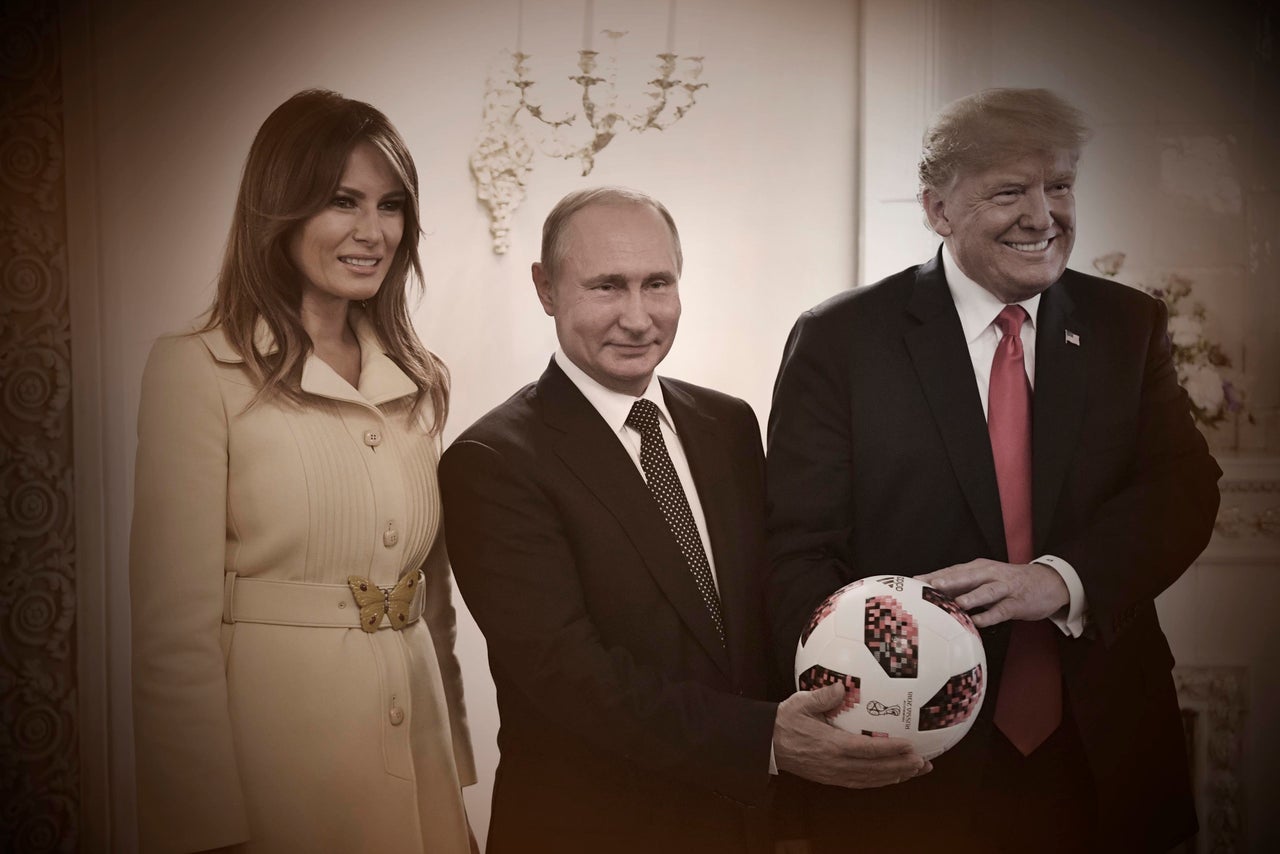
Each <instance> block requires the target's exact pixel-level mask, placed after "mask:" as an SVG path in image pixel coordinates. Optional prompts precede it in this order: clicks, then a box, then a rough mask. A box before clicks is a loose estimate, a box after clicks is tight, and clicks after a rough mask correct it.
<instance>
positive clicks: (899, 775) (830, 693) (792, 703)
mask: <svg viewBox="0 0 1280 854" xmlns="http://www.w3.org/2000/svg"><path fill="white" fill-rule="evenodd" d="M842 702H844V687H843V686H842V685H827V686H826V687H824V688H819V689H818V690H816V691H797V692H796V693H794V694H792V695H791V696H790V697H788V698H787V699H786V700H783V701H782V703H781V704H780V705H779V706H778V716H777V718H776V719H775V720H774V724H773V756H774V760H775V761H776V762H777V764H778V770H779V771H786V772H788V773H790V774H795V775H796V776H797V777H803V778H805V779H806V780H812V781H813V782H815V783H825V784H827V785H830V786H844V787H845V788H849V789H870V788H875V787H877V786H889V785H892V784H894V783H901V782H902V781H904V780H910V779H911V778H912V777H918V776H920V775H921V774H927V773H929V772H930V771H931V770H933V764H932V763H931V762H929V760H927V759H924V758H922V757H921V756H920V754H919V753H916V751H915V749H914V748H913V747H912V746H911V742H909V741H907V740H906V739H902V738H872V737H870V736H866V735H855V734H853V733H849V732H845V731H844V730H842V729H837V728H836V727H834V726H832V725H831V724H829V723H828V722H827V720H826V718H825V717H824V716H823V713H824V712H828V711H831V710H832V709H835V708H838V707H839V706H840V704H841V703H842Z"/></svg>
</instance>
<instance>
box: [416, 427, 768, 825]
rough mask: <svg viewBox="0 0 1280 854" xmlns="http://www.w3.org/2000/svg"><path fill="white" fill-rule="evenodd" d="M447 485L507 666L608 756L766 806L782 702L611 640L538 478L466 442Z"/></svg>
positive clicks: (546, 712) (484, 619) (467, 591)
mask: <svg viewBox="0 0 1280 854" xmlns="http://www.w3.org/2000/svg"><path fill="white" fill-rule="evenodd" d="M440 483H441V490H442V493H443V495H444V503H445V524H446V530H447V533H448V540H449V550H450V553H451V557H452V560H453V567H454V573H455V576H456V578H457V579H458V587H459V589H460V590H461V591H462V593H463V595H464V597H465V599H466V602H467V606H468V608H469V609H470V610H471V613H472V615H473V616H474V617H475V619H476V622H477V623H478V624H479V625H480V628H481V629H482V630H483V632H484V635H485V640H486V642H487V643H488V646H489V655H490V658H491V660H492V661H493V664H494V667H495V668H501V669H502V671H503V672H504V673H505V674H507V675H508V676H509V677H510V678H511V679H512V680H513V681H514V682H515V684H516V685H517V686H518V688H519V689H520V691H521V692H522V693H523V694H524V695H525V696H526V697H527V698H528V700H529V701H530V702H531V703H532V704H533V705H534V706H535V707H536V709H537V711H538V712H539V713H540V714H541V715H543V716H545V717H547V718H549V719H552V720H555V721H557V722H559V723H560V724H562V725H563V728H564V729H565V730H567V731H569V732H572V733H574V734H575V735H576V736H578V737H580V738H581V739H582V740H583V741H585V742H587V743H589V744H590V745H591V746H592V747H593V748H595V749H596V750H599V751H601V752H602V753H606V754H612V755H614V756H617V757H619V758H621V759H624V760H626V761H628V762H631V763H634V764H635V765H636V766H638V767H641V768H644V769H646V770H648V771H651V772H655V773H660V774H667V775H671V776H674V777H677V778H680V779H683V780H685V781H687V782H691V783H693V784H694V785H699V786H702V787H705V788H710V789H712V790H714V791H717V792H719V793H721V794H723V795H726V796H728V797H731V798H733V799H735V800H738V801H741V802H744V803H757V802H759V801H760V799H761V798H762V797H763V795H764V793H765V791H766V789H767V787H768V781H769V774H768V765H769V749H770V745H771V742H772V733H773V721H774V717H775V714H776V706H775V704H773V703H768V702H763V701H757V700H751V699H747V698H744V697H740V696H737V695H735V694H732V693H728V692H722V691H716V690H713V689H711V688H709V687H707V686H704V685H701V684H698V683H695V682H689V681H672V680H670V679H668V678H666V677H665V676H664V675H663V674H662V673H661V672H660V671H659V670H657V669H655V668H653V667H649V666H646V665H643V664H641V663H639V662H637V661H636V660H635V659H634V658H633V656H632V655H631V654H630V653H629V652H628V651H627V650H625V649H622V648H619V647H607V646H606V645H605V644H604V642H603V641H602V639H601V638H600V636H599V634H598V633H597V631H596V628H595V626H594V625H593V623H592V620H591V617H590V615H589V614H588V612H587V607H586V602H585V599H584V595H583V591H582V588H581V584H580V581H579V578H578V571H577V567H576V564H575V557H574V549H573V546H572V544H571V543H570V542H569V540H568V538H567V536H566V534H565V531H564V529H563V527H562V525H561V524H560V520H559V517H558V511H557V510H556V508H555V506H554V504H553V503H552V501H551V499H550V498H549V496H548V495H547V494H546V493H545V492H544V491H543V489H542V488H541V487H540V485H539V484H538V483H537V482H536V481H535V479H534V478H533V477H532V476H530V475H529V474H527V473H526V472H524V471H522V470H521V469H520V467H519V466H518V465H516V464H514V463H513V461H512V460H511V459H508V458H504V456H503V454H502V453H500V452H499V451H498V450H496V449H494V448H493V447H490V446H488V445H485V444H481V443H479V442H475V441H458V442H455V443H454V444H453V445H452V446H451V447H450V448H449V449H448V450H447V451H446V452H445V454H444V458H443V459H442V460H441V465H440Z"/></svg>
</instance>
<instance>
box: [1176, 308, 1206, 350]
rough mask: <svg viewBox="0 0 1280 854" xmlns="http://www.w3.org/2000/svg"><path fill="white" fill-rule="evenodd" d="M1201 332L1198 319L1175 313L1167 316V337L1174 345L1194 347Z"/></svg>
mask: <svg viewBox="0 0 1280 854" xmlns="http://www.w3.org/2000/svg"><path fill="white" fill-rule="evenodd" d="M1202 334H1203V330H1201V328H1200V321H1199V320H1197V319H1196V318H1194V317H1188V316H1186V315H1178V314H1175V315H1174V316H1173V317H1170V318H1169V337H1170V338H1171V339H1173V346H1175V347H1194V346H1195V345H1196V343H1197V342H1199V341H1200V338H1201V336H1202Z"/></svg>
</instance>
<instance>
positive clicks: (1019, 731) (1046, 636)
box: [987, 305, 1062, 756]
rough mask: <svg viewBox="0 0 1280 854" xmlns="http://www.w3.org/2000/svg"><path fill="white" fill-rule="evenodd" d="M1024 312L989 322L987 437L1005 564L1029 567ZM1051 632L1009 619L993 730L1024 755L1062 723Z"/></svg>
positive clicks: (1008, 310) (1044, 624)
mask: <svg viewBox="0 0 1280 854" xmlns="http://www.w3.org/2000/svg"><path fill="white" fill-rule="evenodd" d="M1026 317H1027V312H1026V311H1025V310H1024V309H1023V308H1022V307H1021V306H1017V305H1007V306H1005V307H1004V310H1003V311H1001V312H1000V315H999V316H998V317H997V318H996V325H997V326H999V327H1000V334H1001V338H1000V343H999V344H998V345H997V346H996V355H995V358H994V359H993V360H992V361H991V385H990V386H989V394H988V398H987V433H988V434H989V435H990V437H991V453H992V456H994V457H995V463H996V483H997V484H998V485H999V487H1000V512H1001V514H1002V515H1003V516H1004V539H1005V545H1006V547H1007V549H1008V552H1009V562H1010V563H1015V564H1023V563H1030V562H1031V558H1032V556H1033V555H1032V552H1031V388H1030V384H1029V383H1028V382H1027V370H1026V367H1025V365H1024V364H1023V360H1022V337H1021V330H1022V323H1023V321H1024V320H1026ZM1056 631H1057V629H1056V628H1055V627H1054V625H1053V624H1052V623H1051V622H1050V621H1049V620H1037V621H1035V622H1028V621H1025V620H1016V621H1014V623H1013V631H1012V633H1011V635H1010V638H1009V652H1008V655H1007V656H1006V657H1005V661H1004V670H1003V671H1002V673H1001V675H1000V693H999V695H998V696H997V697H996V716H995V722H996V726H998V727H999V728H1000V731H1001V732H1002V733H1004V734H1005V736H1006V737H1007V738H1008V739H1009V741H1011V742H1012V743H1013V746H1014V747H1016V748H1018V750H1019V751H1021V752H1022V755H1024V756H1029V755H1030V754H1031V752H1032V751H1033V750H1035V749H1036V748H1037V747H1039V746H1040V745H1041V743H1043V742H1044V740H1045V739H1046V738H1048V737H1049V735H1050V734H1051V733H1052V732H1053V731H1054V730H1055V729H1057V728H1058V724H1060V723H1061V722H1062V666H1061V664H1060V662H1059V661H1058V647H1057V641H1056V639H1055V638H1054V633H1055V632H1056Z"/></svg>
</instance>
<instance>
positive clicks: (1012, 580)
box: [916, 558, 1070, 628]
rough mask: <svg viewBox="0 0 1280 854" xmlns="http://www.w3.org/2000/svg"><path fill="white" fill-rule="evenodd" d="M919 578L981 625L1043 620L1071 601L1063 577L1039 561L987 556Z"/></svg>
mask: <svg viewBox="0 0 1280 854" xmlns="http://www.w3.org/2000/svg"><path fill="white" fill-rule="evenodd" d="M916 577H917V578H919V579H920V580H921V581H923V582H924V583H925V584H928V585H929V586H930V587H936V588H937V589H938V590H940V591H941V592H943V593H945V594H947V595H948V596H950V597H951V598H952V599H955V600H956V604H957V605H959V606H960V607H961V608H964V609H965V610H966V611H968V612H970V614H971V615H972V616H973V622H974V625H976V626H977V627H978V628H985V627H987V626H994V625H996V624H997V623H1003V622H1004V621H1005V620H1043V619H1044V618H1045V617H1048V616H1050V615H1052V614H1054V613H1056V612H1058V611H1059V610H1061V609H1062V608H1064V607H1065V606H1066V605H1067V603H1068V602H1069V601H1070V594H1069V593H1068V592H1067V584H1066V582H1065V581H1063V580H1062V576H1061V575H1059V574H1058V573H1057V572H1056V571H1055V570H1054V569H1053V568H1051V567H1048V566H1045V565H1044V564H1039V563H1030V564H1011V563H1000V562H999V561H994V560H987V559H985V558H983V559H980V560H971V561H969V562H968V563H960V564H956V565H955V566H948V567H947V568H945V569H939V570H937V571H936V572H930V573H926V574H925V575H918V576H916Z"/></svg>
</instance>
